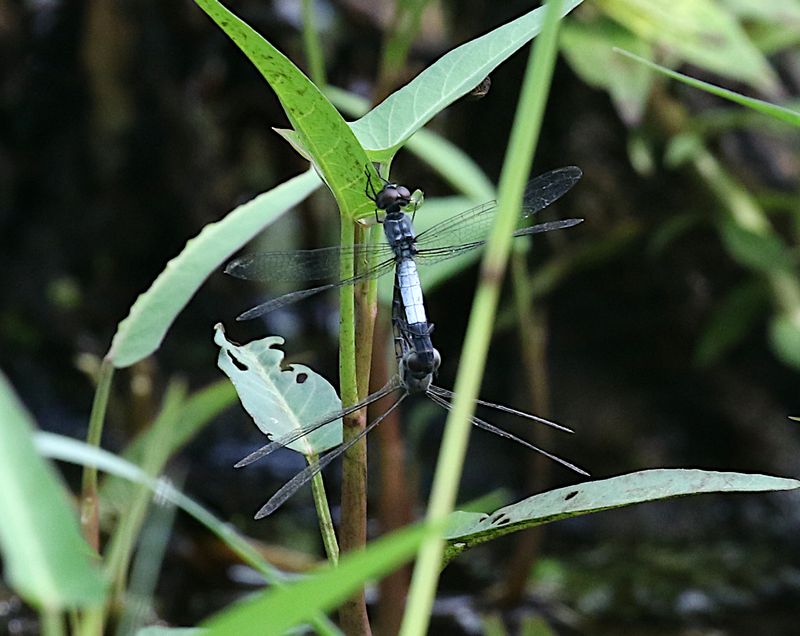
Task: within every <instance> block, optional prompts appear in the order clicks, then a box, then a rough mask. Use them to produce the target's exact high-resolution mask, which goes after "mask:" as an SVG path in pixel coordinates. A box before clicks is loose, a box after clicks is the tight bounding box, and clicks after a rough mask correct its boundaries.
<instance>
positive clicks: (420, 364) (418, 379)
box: [400, 349, 442, 393]
mask: <svg viewBox="0 0 800 636" xmlns="http://www.w3.org/2000/svg"><path fill="white" fill-rule="evenodd" d="M441 362H442V357H441V356H440V355H439V351H438V350H436V349H431V350H430V351H425V352H417V351H409V352H408V353H406V354H405V355H404V356H403V358H402V359H401V360H400V377H401V378H402V381H403V384H404V385H405V387H406V389H408V392H409V393H424V392H425V391H427V390H428V387H430V385H431V382H433V376H434V374H435V373H436V371H437V370H438V369H439V365H440V364H441Z"/></svg>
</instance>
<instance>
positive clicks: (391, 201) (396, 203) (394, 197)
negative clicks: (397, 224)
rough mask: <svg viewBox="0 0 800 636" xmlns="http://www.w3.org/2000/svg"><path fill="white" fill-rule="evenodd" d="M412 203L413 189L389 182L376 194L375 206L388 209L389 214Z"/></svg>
mask: <svg viewBox="0 0 800 636" xmlns="http://www.w3.org/2000/svg"><path fill="white" fill-rule="evenodd" d="M410 203H411V191H410V190H409V189H408V188H407V187H405V186H403V185H397V184H396V183H387V184H386V185H385V186H383V188H382V189H381V191H380V192H378V193H377V194H376V195H375V206H376V207H377V208H378V209H379V210H386V213H387V214H391V213H393V212H394V213H396V212H399V211H400V210H401V209H402V208H404V207H406V206H407V205H408V204H410Z"/></svg>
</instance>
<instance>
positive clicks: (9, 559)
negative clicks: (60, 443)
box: [0, 373, 105, 611]
mask: <svg viewBox="0 0 800 636" xmlns="http://www.w3.org/2000/svg"><path fill="white" fill-rule="evenodd" d="M34 429H35V424H34V422H33V420H32V419H31V417H30V415H29V414H28V412H27V411H26V410H25V407H24V406H23V405H22V403H21V402H20V401H19V399H18V398H17V396H16V395H15V393H14V390H13V389H12V387H11V385H10V384H9V382H8V380H7V379H6V377H5V376H4V375H3V374H2V373H0V431H2V432H0V437H2V442H0V483H1V484H2V486H0V510H2V511H3V520H2V523H0V551H2V557H3V565H4V572H3V577H4V579H5V580H6V581H7V582H8V583H9V585H10V586H11V587H12V588H13V589H14V590H15V591H16V593H17V594H19V595H20V596H21V597H22V598H24V599H25V601H26V602H27V603H30V604H31V605H33V606H34V607H38V608H40V609H46V610H49V611H58V610H64V609H68V608H78V607H96V606H98V605H100V604H102V603H103V601H104V599H105V582H104V581H103V578H102V576H101V574H100V570H99V568H98V567H96V566H97V563H96V559H95V555H94V554H93V552H92V549H91V548H90V547H89V545H88V544H87V543H86V542H85V541H84V539H83V537H82V536H81V533H80V529H79V527H78V520H77V517H76V513H75V510H73V509H72V508H71V507H70V505H69V503H68V499H67V492H68V491H67V489H66V487H65V486H64V484H63V483H62V482H61V479H60V478H59V476H58V474H57V473H56V471H55V470H54V469H53V467H52V465H50V464H49V463H47V462H45V461H44V460H43V459H42V458H41V457H40V456H39V454H38V453H37V452H36V448H35V447H34V444H33V439H32V437H33V435H34Z"/></svg>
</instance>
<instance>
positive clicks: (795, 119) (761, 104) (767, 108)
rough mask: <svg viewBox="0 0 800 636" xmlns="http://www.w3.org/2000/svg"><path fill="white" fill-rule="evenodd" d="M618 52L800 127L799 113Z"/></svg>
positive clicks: (673, 77)
mask: <svg viewBox="0 0 800 636" xmlns="http://www.w3.org/2000/svg"><path fill="white" fill-rule="evenodd" d="M617 52H618V53H620V54H622V55H626V56H627V57H629V58H631V59H633V60H636V61H637V62H640V63H641V64H644V65H645V66H648V67H650V68H652V69H653V70H656V71H658V72H659V73H662V74H663V75H666V76H667V77H671V78H672V79H675V80H678V81H679V82H683V83H684V84H688V85H689V86H693V87H694V88H699V89H700V90H703V91H706V92H707V93H711V94H712V95H716V96H717V97H722V98H723V99H727V100H728V101H731V102H734V103H736V104H739V105H740V106H746V107H747V108H751V109H753V110H755V111H757V112H759V113H762V114H763V115H768V116H769V117H774V118H775V119H779V120H781V121H785V122H786V123H787V124H791V125H792V126H800V113H798V112H797V111H794V110H790V109H788V108H784V107H783V106H778V105H776V104H770V103H769V102H765V101H763V100H760V99H753V98H752V97H745V96H744V95H740V94H739V93H735V92H733V91H729V90H727V89H725V88H720V87H719V86H714V84H709V83H708V82H702V81H700V80H698V79H694V78H693V77H689V76H688V75H684V74H683V73H678V72H676V71H673V70H670V69H668V68H665V67H663V66H660V65H659V64H655V63H654V62H651V61H650V60H646V59H644V58H642V57H639V56H638V55H634V54H633V53H629V52H628V51H623V50H622V49H617Z"/></svg>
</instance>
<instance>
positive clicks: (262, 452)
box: [233, 376, 401, 468]
mask: <svg viewBox="0 0 800 636" xmlns="http://www.w3.org/2000/svg"><path fill="white" fill-rule="evenodd" d="M399 388H401V386H400V379H399V378H398V377H397V376H395V377H393V378H392V379H391V380H389V382H387V383H386V385H385V386H384V387H383V388H381V389H378V390H377V391H375V393H371V394H370V395H368V396H367V397H365V398H364V399H363V400H361V401H360V402H356V403H355V404H353V405H352V406H348V407H347V408H343V409H341V410H340V411H337V412H336V413H329V414H328V415H326V416H325V417H323V418H322V419H320V420H317V421H316V422H314V423H312V424H309V425H308V426H304V427H302V428H298V429H296V430H294V431H291V432H290V433H287V434H286V435H282V436H281V437H279V438H278V439H276V440H272V441H271V442H270V443H269V444H266V445H264V446H262V447H261V448H259V449H258V450H257V451H254V452H252V453H250V454H249V455H248V456H247V457H245V458H244V459H242V460H240V461H238V462H236V464H234V466H233V467H234V468H242V467H244V466H248V465H250V464H252V463H253V462H255V461H258V460H259V459H261V458H262V457H266V456H267V455H269V454H270V453H272V452H273V451H276V450H278V449H279V448H283V447H284V446H287V445H289V444H291V443H292V442H296V441H297V440H299V439H300V438H301V437H305V436H306V435H310V434H311V433H313V432H314V431H316V430H318V429H320V428H322V427H323V426H326V425H327V424H330V423H331V422H335V421H336V420H338V419H339V418H340V417H344V416H345V415H350V413H355V412H356V411H358V410H360V409H363V408H364V407H365V406H368V405H370V404H372V403H373V402H377V401H378V400H380V399H381V398H382V397H384V396H386V395H389V394H390V393H392V392H393V391H397V390H398V389H399Z"/></svg>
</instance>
